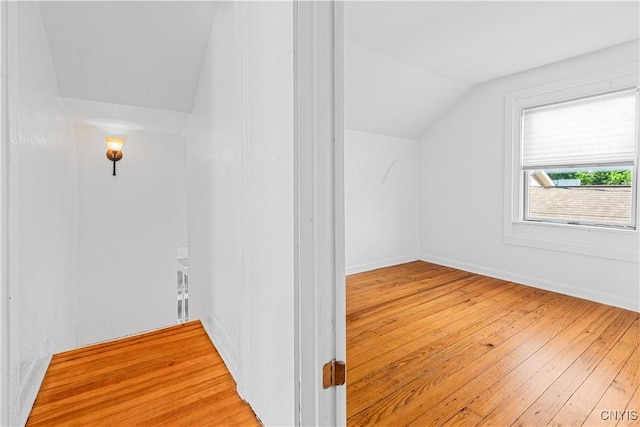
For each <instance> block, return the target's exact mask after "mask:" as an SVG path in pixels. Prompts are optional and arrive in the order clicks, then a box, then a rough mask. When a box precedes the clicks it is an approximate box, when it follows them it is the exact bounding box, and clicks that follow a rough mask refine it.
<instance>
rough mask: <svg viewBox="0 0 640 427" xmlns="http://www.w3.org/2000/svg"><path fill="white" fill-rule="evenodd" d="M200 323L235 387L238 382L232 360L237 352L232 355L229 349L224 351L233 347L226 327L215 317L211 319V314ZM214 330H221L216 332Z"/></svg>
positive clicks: (236, 357) (236, 370) (236, 367)
mask: <svg viewBox="0 0 640 427" xmlns="http://www.w3.org/2000/svg"><path fill="white" fill-rule="evenodd" d="M201 323H202V326H203V327H204V330H205V332H206V333H207V336H208V337H209V341H211V344H213V346H214V347H215V348H216V351H217V352H218V354H219V355H220V357H221V358H222V361H223V362H224V364H225V366H226V367H227V369H228V370H229V373H231V376H232V377H233V380H234V381H236V388H237V384H238V383H237V380H236V378H238V366H237V365H236V364H235V363H233V362H234V361H237V360H238V356H237V354H236V355H233V354H230V352H229V351H226V350H228V349H234V346H233V340H231V339H229V338H228V337H229V335H230V334H229V333H228V332H227V330H226V328H224V327H223V326H222V325H221V324H220V322H218V321H216V319H213V318H212V317H211V316H207V318H206V319H204V320H201ZM216 330H219V331H221V332H220V333H219V334H216V332H215V331H216ZM216 343H219V345H216Z"/></svg>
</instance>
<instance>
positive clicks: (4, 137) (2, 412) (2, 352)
mask: <svg viewBox="0 0 640 427" xmlns="http://www.w3.org/2000/svg"><path fill="white" fill-rule="evenodd" d="M8 22H9V18H8V2H7V1H5V0H2V1H0V425H3V426H6V425H9V420H10V414H9V400H10V390H9V243H8V240H9V239H8V234H7V233H8V231H9V216H8V212H9V210H8V203H9V202H8V200H9V182H8V181H9V129H8V125H9V110H8V106H9V101H8V75H7V71H8V64H7V60H8V58H9V44H8V40H7V39H8V34H9V33H8ZM25 419H26V418H25Z"/></svg>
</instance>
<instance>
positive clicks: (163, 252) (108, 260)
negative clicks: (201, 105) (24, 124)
mask: <svg viewBox="0 0 640 427" xmlns="http://www.w3.org/2000/svg"><path fill="white" fill-rule="evenodd" d="M124 137H125V139H126V142H125V145H124V149H123V155H124V156H123V158H122V160H120V161H119V162H118V163H117V176H112V174H111V172H112V163H111V162H110V161H109V160H108V159H107V158H106V155H105V152H106V144H105V141H104V138H105V134H104V132H102V131H101V130H99V129H97V128H93V127H90V126H86V125H85V126H83V125H78V126H76V141H77V164H76V169H77V249H78V256H77V280H78V326H77V327H78V344H79V345H86V344H90V343H95V342H99V341H104V340H108V339H112V338H117V337H122V336H125V335H130V334H135V333H139V332H144V331H148V330H151V329H156V328H160V327H163V326H169V325H173V324H175V323H176V321H177V307H176V297H177V294H176V249H177V248H178V247H179V246H186V245H187V207H186V203H187V192H186V189H187V186H186V181H187V171H186V142H185V139H184V138H183V137H181V136H174V135H161V134H151V133H145V132H134V133H131V134H128V135H125V136H124Z"/></svg>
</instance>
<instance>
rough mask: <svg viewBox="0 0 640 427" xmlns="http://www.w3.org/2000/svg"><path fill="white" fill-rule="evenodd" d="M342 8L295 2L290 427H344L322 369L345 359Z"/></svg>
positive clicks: (341, 394) (342, 393)
mask: <svg viewBox="0 0 640 427" xmlns="http://www.w3.org/2000/svg"><path fill="white" fill-rule="evenodd" d="M343 13H344V12H343V4H342V2H334V1H323V2H315V1H313V2H311V1H309V2H307V1H299V2H298V1H296V2H294V7H293V15H294V16H293V20H294V38H293V42H294V54H293V57H294V175H295V176H294V186H295V188H294V197H295V200H294V219H295V244H296V247H295V261H294V264H295V285H294V301H295V302H294V304H295V353H296V355H295V356H296V357H295V382H296V383H295V386H296V393H295V396H296V402H295V403H296V409H297V411H298V413H297V414H296V424H297V425H300V426H307V425H313V426H316V425H334V426H341V425H345V424H346V385H342V386H337V387H331V388H328V389H323V388H322V366H323V364H324V363H326V362H328V361H330V360H346V300H345V250H344V240H345V232H344V137H343V135H344V125H343V123H344V120H343V116H344V107H343V74H344V72H343V70H344V61H343V50H344V38H343Z"/></svg>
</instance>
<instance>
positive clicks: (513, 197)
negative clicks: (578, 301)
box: [503, 62, 640, 263]
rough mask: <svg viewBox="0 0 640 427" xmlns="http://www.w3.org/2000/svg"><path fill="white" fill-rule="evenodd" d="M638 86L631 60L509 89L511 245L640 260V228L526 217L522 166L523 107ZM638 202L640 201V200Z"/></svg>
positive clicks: (507, 230)
mask: <svg viewBox="0 0 640 427" xmlns="http://www.w3.org/2000/svg"><path fill="white" fill-rule="evenodd" d="M637 85H638V64H637V62H630V63H626V64H622V65H619V66H616V67H613V68H610V69H606V70H601V71H598V72H595V73H589V74H584V75H581V76H577V77H572V78H569V79H563V80H559V81H554V82H550V83H547V84H542V85H538V86H534V87H529V88H525V89H520V90H516V91H512V92H508V93H507V94H506V95H505V98H504V99H505V101H504V164H505V168H504V193H503V204H504V208H503V212H504V217H503V242H504V243H505V244H507V245H519V246H527V247H533V248H540V249H547V250H555V251H561V252H567V253H573V254H581V255H588V256H592V257H600V258H608V259H614V260H619V261H627V262H635V263H638V262H639V237H640V231H639V230H620V229H613V228H604V227H594V226H577V225H566V224H553V223H546V222H532V221H524V220H523V216H524V213H523V207H522V204H521V200H522V191H523V190H522V189H523V182H522V173H521V165H520V163H521V160H520V159H521V154H520V150H521V147H520V132H521V129H520V112H521V110H522V109H523V108H525V107H528V106H532V105H542V104H545V103H549V102H553V101H561V100H563V99H573V98H577V97H581V96H589V95H593V94H598V93H604V92H610V91H613V90H619V89H627V88H629V87H633V86H637ZM637 155H638V153H636V156H637ZM636 163H637V161H636ZM634 175H635V174H634ZM635 202H636V204H637V203H638V201H637V200H636V201H635ZM633 209H634V210H635V212H636V216H637V215H638V212H637V211H638V209H636V207H634V208H633ZM637 222H638V220H637V219H636V223H637Z"/></svg>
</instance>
